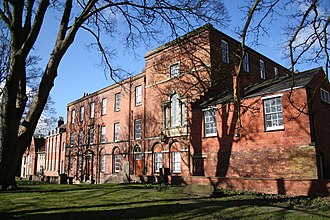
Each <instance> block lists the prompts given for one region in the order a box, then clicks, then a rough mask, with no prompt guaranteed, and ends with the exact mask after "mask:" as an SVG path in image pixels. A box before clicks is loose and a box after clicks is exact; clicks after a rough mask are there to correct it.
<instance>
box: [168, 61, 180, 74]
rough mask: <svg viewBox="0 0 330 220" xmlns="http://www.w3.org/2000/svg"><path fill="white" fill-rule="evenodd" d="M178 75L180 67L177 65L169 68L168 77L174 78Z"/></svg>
mask: <svg viewBox="0 0 330 220" xmlns="http://www.w3.org/2000/svg"><path fill="white" fill-rule="evenodd" d="M179 74H180V65H179V63H175V64H172V65H171V66H170V77H175V76H178V75H179Z"/></svg>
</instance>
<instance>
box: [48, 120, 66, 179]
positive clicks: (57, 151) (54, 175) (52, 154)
mask: <svg viewBox="0 0 330 220" xmlns="http://www.w3.org/2000/svg"><path fill="white" fill-rule="evenodd" d="M65 149H66V125H65V124H64V121H63V118H60V119H59V120H58V126H57V127H56V128H55V129H53V130H51V131H49V133H48V135H47V136H46V152H45V171H44V176H45V177H46V179H45V180H46V181H49V182H60V179H59V177H60V175H61V174H65V172H66V169H65V160H66V158H65Z"/></svg>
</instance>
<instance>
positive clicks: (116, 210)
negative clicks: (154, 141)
mask: <svg viewBox="0 0 330 220" xmlns="http://www.w3.org/2000/svg"><path fill="white" fill-rule="evenodd" d="M21 187H22V189H21V190H17V191H11V192H0V201H1V202H0V219H16V218H18V219H93V220H96V219H102V220H105V219H328V218H330V211H329V209H328V206H329V201H328V200H327V199H321V198H316V199H310V198H307V197H304V198H302V197H297V198H285V197H283V196H270V195H257V194H253V193H238V192H227V191H225V192H221V193H219V195H218V196H217V197H214V198H206V197H199V196H192V195H186V194H184V193H182V189H183V188H181V187H157V186H150V185H112V184H103V185H51V184H37V185H35V184H27V183H24V184H23V185H21Z"/></svg>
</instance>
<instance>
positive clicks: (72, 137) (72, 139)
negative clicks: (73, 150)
mask: <svg viewBox="0 0 330 220" xmlns="http://www.w3.org/2000/svg"><path fill="white" fill-rule="evenodd" d="M69 142H70V146H73V145H74V133H73V132H71V133H70V139H69Z"/></svg>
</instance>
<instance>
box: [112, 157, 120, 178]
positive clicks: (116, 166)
mask: <svg viewBox="0 0 330 220" xmlns="http://www.w3.org/2000/svg"><path fill="white" fill-rule="evenodd" d="M113 157H114V159H113V162H114V165H113V172H114V173H119V170H120V155H119V154H114V155H113Z"/></svg>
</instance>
